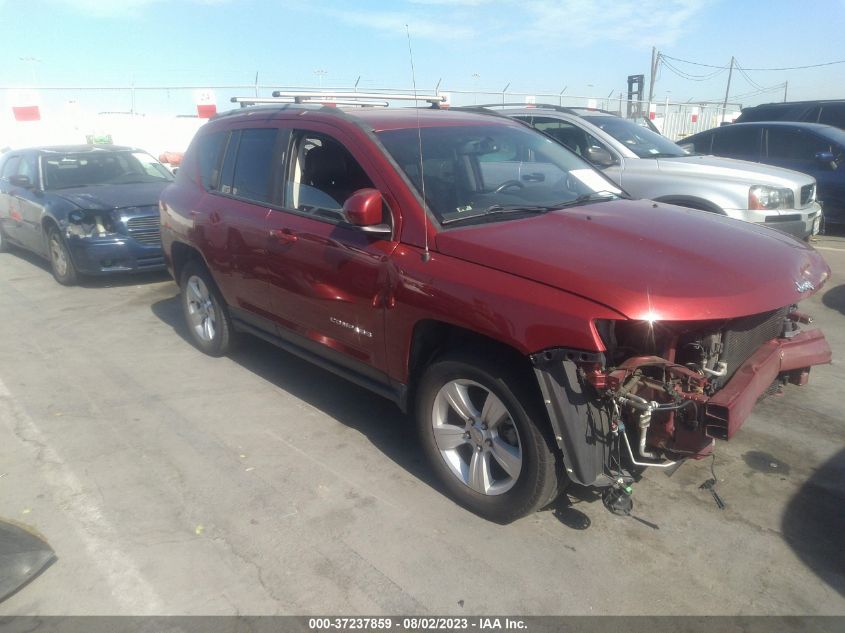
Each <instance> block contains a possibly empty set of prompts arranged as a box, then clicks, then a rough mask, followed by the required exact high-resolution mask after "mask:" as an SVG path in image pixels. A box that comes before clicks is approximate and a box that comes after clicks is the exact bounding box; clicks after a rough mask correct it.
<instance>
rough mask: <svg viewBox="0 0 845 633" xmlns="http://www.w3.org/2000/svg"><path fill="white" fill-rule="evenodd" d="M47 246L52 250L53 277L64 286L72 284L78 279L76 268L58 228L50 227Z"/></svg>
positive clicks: (51, 265)
mask: <svg viewBox="0 0 845 633" xmlns="http://www.w3.org/2000/svg"><path fill="white" fill-rule="evenodd" d="M47 247H48V249H49V251H50V267H51V268H52V270H53V277H55V279H56V281H58V282H59V283H60V284H62V285H64V286H72V285H74V284H75V283H76V281H77V273H76V268H75V267H74V265H73V260H72V259H71V258H70V253H69V252H68V250H67V246H66V245H65V241H64V240H63V239H62V236H61V234H60V233H59V231H58V230H57V229H50V232H49V233H48V234H47Z"/></svg>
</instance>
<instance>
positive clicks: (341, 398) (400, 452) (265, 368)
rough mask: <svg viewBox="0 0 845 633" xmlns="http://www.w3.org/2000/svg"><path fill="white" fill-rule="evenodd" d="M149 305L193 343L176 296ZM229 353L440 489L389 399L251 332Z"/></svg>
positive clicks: (411, 427)
mask: <svg viewBox="0 0 845 633" xmlns="http://www.w3.org/2000/svg"><path fill="white" fill-rule="evenodd" d="M151 309H152V312H153V314H155V315H156V317H158V318H159V319H160V320H161V321H162V322H164V323H166V324H167V325H169V326H170V327H171V328H172V329H173V330H174V331H175V332H176V334H178V335H179V336H180V337H181V338H182V339H183V340H184V341H185V344H186V345H191V344H192V343H191V339H190V335H189V333H188V330H187V328H186V326H185V323H184V319H183V316H182V309H181V305H180V303H179V296H178V295H176V296H173V297H170V298H168V299H163V300H161V301H158V302H156V303H154V304H152V306H151ZM229 358H230V359H231V360H233V361H234V362H236V363H238V364H239V365H240V366H242V367H243V368H245V369H247V370H249V371H251V372H252V373H254V374H255V375H256V376H258V377H259V378H261V379H262V380H266V381H267V382H269V383H271V384H273V385H275V386H276V387H278V388H279V389H282V390H284V391H286V392H288V393H290V394H291V395H293V396H295V397H296V398H299V399H300V400H302V401H304V402H307V403H308V404H310V405H311V406H313V407H314V408H316V409H318V410H320V411H322V412H323V413H325V414H326V415H328V416H331V417H332V418H334V419H335V420H337V421H338V422H340V423H342V424H344V425H346V426H348V427H350V428H353V429H355V430H357V431H359V432H360V433H362V434H363V435H364V436H366V437H367V439H369V440H370V442H372V444H373V445H374V446H376V447H377V448H378V449H379V450H380V451H382V453H384V454H385V455H386V456H387V457H389V458H390V459H391V460H393V461H394V462H395V463H396V464H398V465H399V466H401V467H402V468H404V469H405V470H406V471H408V472H409V473H410V474H412V475H413V476H414V477H416V478H417V479H419V480H420V481H422V482H424V483H426V484H427V485H429V486H431V487H432V488H434V489H436V490H438V491H440V492H442V489H441V488H440V486H439V484H438V483H437V482H436V480H435V479H434V478H433V477H432V476H431V472H430V471H429V470H428V467H427V465H426V464H425V461H424V458H423V456H422V453H421V451H420V450H419V449H418V444H417V437H416V430H415V428H414V425H413V422H412V420H411V418H410V417H409V416H407V415H404V414H403V413H402V412H401V411H400V410H399V408H398V407H397V406H396V405H395V404H393V403H392V402H390V401H389V400H386V399H385V398H382V397H379V396H377V395H375V394H372V393H370V392H369V391H367V390H366V389H364V388H362V387H358V386H357V385H354V384H353V383H351V382H349V381H347V380H345V379H343V378H340V377H339V376H336V375H334V374H333V373H331V372H329V371H327V370H324V369H321V368H320V367H317V366H315V365H313V364H311V363H309V362H307V361H304V360H302V359H300V358H299V357H297V356H295V355H293V354H290V353H288V352H286V351H284V350H282V349H279V348H277V347H275V346H273V345H270V344H268V343H266V342H264V341H262V340H260V339H258V338H256V337H253V336H248V335H243V336H241V337H240V338H239V340H238V348H237V349H236V350H235V351H233V352H232V353H231V354H230V355H229Z"/></svg>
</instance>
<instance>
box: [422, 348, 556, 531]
mask: <svg viewBox="0 0 845 633" xmlns="http://www.w3.org/2000/svg"><path fill="white" fill-rule="evenodd" d="M417 393H418V397H417V424H418V428H419V433H420V438H421V441H422V445H423V450H424V451H425V453H426V456H427V457H428V460H429V462H430V463H431V466H432V468H433V470H434V472H435V474H436V475H437V477H438V479H439V480H440V481H441V482H442V484H443V486H444V487H445V489H446V491H447V492H448V493H449V495H450V496H451V497H452V498H453V499H454V500H455V501H457V502H458V503H459V504H461V505H462V506H464V507H465V508H467V509H469V510H471V511H472V512H475V513H476V514H478V515H480V516H482V517H484V518H486V519H489V520H492V521H496V522H497V523H509V522H510V521H513V520H515V519H518V518H519V517H522V516H524V515H526V514H529V513H531V512H534V511H536V510H538V509H539V508H541V507H542V506H544V505H546V504H548V503H549V502H551V501H552V500H553V499H554V497H555V496H556V495H557V492H558V474H557V473H558V472H559V463H558V458H557V455H556V449H555V448H554V447H553V443H552V441H551V437H550V433H549V432H548V430H547V428H546V426H547V425H546V421H545V417H544V415H543V413H542V410H541V408H540V407H538V406H537V404H538V403H537V402H536V400H538V398H535V397H534V395H533V392H532V391H531V390H530V389H529V388H527V387H526V386H525V385H524V384H523V381H522V380H521V379H520V377H518V376H517V375H515V374H514V373H513V372H511V371H510V370H509V369H507V368H506V367H505V366H504V364H498V363H495V362H492V361H490V360H487V359H484V358H482V357H475V356H473V355H460V356H449V357H444V358H442V359H440V360H437V361H435V362H434V363H433V364H432V365H430V366H429V367H428V369H427V370H426V371H425V373H424V375H423V377H422V379H421V381H420V386H419V390H418V392H417Z"/></svg>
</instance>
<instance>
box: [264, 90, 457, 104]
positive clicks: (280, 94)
mask: <svg viewBox="0 0 845 633" xmlns="http://www.w3.org/2000/svg"><path fill="white" fill-rule="evenodd" d="M273 96H274V97H276V98H286V99H293V100H294V103H313V102H316V103H321V102H324V101H330V102H331V103H337V102H338V100H350V101H354V102H358V101H360V100H365V101H366V100H373V99H376V100H380V101H423V102H425V103H430V104H431V105H440V104H445V103H446V97H445V95H434V96H432V95H415V94H413V93H407V92H397V93H381V92H348V91H347V92H329V91H324V90H321V91H319V92H304V91H299V90H296V91H285V90H274V91H273Z"/></svg>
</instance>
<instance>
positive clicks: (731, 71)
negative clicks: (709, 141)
mask: <svg viewBox="0 0 845 633" xmlns="http://www.w3.org/2000/svg"><path fill="white" fill-rule="evenodd" d="M734 62H736V60H735V59H734V57H733V55H731V67H730V70H728V87H727V88H725V102H724V103H723V104H722V121H720V123H724V121H725V113H726V112H727V110H728V93H729V92H730V91H731V77H732V76H733V74H734Z"/></svg>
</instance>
